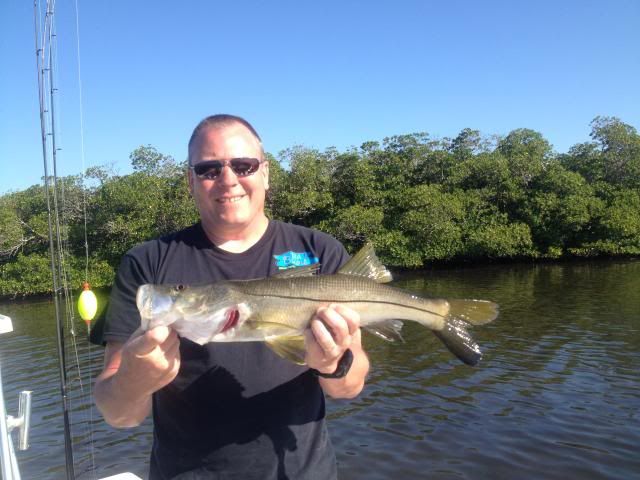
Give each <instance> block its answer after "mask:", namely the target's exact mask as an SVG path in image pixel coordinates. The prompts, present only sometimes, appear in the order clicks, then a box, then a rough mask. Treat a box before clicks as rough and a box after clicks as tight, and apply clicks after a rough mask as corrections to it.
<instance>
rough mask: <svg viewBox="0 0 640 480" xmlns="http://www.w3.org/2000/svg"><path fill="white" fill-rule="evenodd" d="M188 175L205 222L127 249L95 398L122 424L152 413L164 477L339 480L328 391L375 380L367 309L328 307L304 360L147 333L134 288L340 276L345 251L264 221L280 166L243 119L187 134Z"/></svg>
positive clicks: (157, 471)
mask: <svg viewBox="0 0 640 480" xmlns="http://www.w3.org/2000/svg"><path fill="white" fill-rule="evenodd" d="M188 178H189V189H190V192H191V195H192V196H193V198H194V201H195V204H196V206H197V208H198V211H199V212H200V220H201V221H200V223H198V224H196V225H194V226H192V227H189V228H187V229H185V230H183V231H180V232H177V233H175V234H173V235H169V236H167V237H164V238H161V239H158V240H154V241H151V242H146V243H144V244H142V245H139V246H137V247H135V248H133V249H132V250H131V251H130V252H128V253H127V254H126V255H125V257H124V258H123V261H122V264H121V266H120V269H119V271H118V276H117V279H116V282H115V285H114V288H113V291H112V295H111V302H110V306H109V311H108V313H107V319H106V325H105V328H104V335H103V339H104V340H105V341H106V342H107V347H106V351H105V363H104V369H103V371H102V373H101V374H100V375H99V376H98V378H97V380H96V386H95V399H96V404H97V406H98V408H99V409H100V411H101V412H102V414H103V415H104V418H105V420H106V421H107V422H108V423H109V424H111V425H113V426H116V427H132V426H135V425H138V424H140V422H142V421H143V420H144V419H145V418H146V417H147V416H148V415H149V413H151V412H153V418H154V444H153V448H152V455H151V466H150V478H152V479H156V478H158V479H165V478H241V479H251V478H255V479H261V480H262V479H271V478H273V479H281V478H289V479H292V480H293V479H322V480H326V479H331V478H335V477H336V465H335V454H334V452H333V447H332V446H331V442H330V440H329V438H328V435H327V431H326V425H325V422H324V416H325V405H324V394H328V395H330V396H332V397H335V398H352V397H354V396H356V395H357V394H358V393H359V392H360V391H361V390H362V388H363V385H364V379H365V376H366V374H367V372H368V369H369V361H368V359H367V356H366V354H365V352H364V351H363V349H362V346H361V342H360V328H359V316H358V314H357V313H356V312H354V311H353V310H350V309H348V308H344V307H342V306H331V305H328V306H323V307H321V308H319V309H318V311H317V313H316V316H315V317H314V319H313V320H312V322H311V325H310V329H309V331H308V332H306V336H305V342H306V350H307V353H306V358H305V360H306V364H307V366H304V367H301V366H298V365H295V364H293V363H290V362H288V361H286V360H284V359H282V358H280V357H278V356H277V355H275V354H274V353H273V352H272V351H271V350H269V349H268V348H267V347H266V345H265V344H264V343H262V342H243V343H230V344H226V343H225V344H220V343H210V344H207V345H205V346H199V345H197V344H195V343H193V342H190V341H189V340H185V339H181V338H178V336H177V335H176V333H175V331H173V330H172V329H171V328H167V327H157V328H154V329H152V330H149V331H147V332H144V333H140V332H138V331H136V329H137V327H138V326H139V324H140V317H139V314H138V311H137V309H136V306H135V295H136V291H137V287H138V286H139V285H141V284H143V283H165V284H205V283H212V282H214V281H219V280H223V279H250V278H259V277H265V276H268V275H272V274H275V273H277V271H278V268H283V267H289V266H292V265H291V261H292V260H293V266H295V264H296V262H297V263H309V262H311V263H313V262H319V263H320V264H321V267H320V268H321V273H334V272H335V271H336V270H337V269H338V268H339V267H340V266H341V265H342V264H343V263H344V262H345V261H346V260H347V254H346V251H345V250H344V247H343V246H342V245H341V244H340V243H339V242H337V241H336V240H335V239H333V238H332V237H330V236H328V235H326V234H323V233H320V232H317V231H313V230H310V229H306V228H302V227H298V226H293V225H289V224H284V223H281V222H276V221H272V220H269V219H268V218H267V217H266V216H265V213H264V204H265V194H266V191H267V189H268V188H269V164H268V162H266V161H265V157H264V152H263V148H262V143H261V140H260V137H259V136H258V134H257V133H256V132H255V130H254V129H253V127H252V126H251V125H250V124H249V123H248V122H246V121H245V120H244V119H242V118H239V117H235V116H231V115H215V116H212V117H208V118H206V119H205V120H203V121H202V122H200V124H199V125H198V126H197V127H196V129H195V130H194V132H193V135H192V136H191V139H190V141H189V171H188ZM348 350H349V351H350V352H351V353H352V354H353V363H352V365H351V367H350V369H348V371H347V373H346V375H345V374H344V372H343V370H344V369H343V368H339V366H340V367H345V366H346V362H345V359H346V357H347V356H349V355H348ZM345 352H347V353H346V354H345ZM334 377H338V378H334Z"/></svg>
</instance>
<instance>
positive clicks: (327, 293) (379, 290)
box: [229, 274, 448, 314]
mask: <svg viewBox="0 0 640 480" xmlns="http://www.w3.org/2000/svg"><path fill="white" fill-rule="evenodd" d="M229 284H230V285H229V286H230V287H231V289H232V290H235V291H236V292H239V293H243V294H245V295H252V296H261V297H279V298H287V299H300V300H311V301H317V302H326V303H331V302H370V303H384V304H392V305H397V306H401V307H405V308H411V309H417V310H421V311H425V312H429V313H440V314H442V313H446V311H448V303H447V301H446V300H442V299H426V298H421V297H419V296H417V295H413V294H411V293H409V292H405V291H403V290H400V289H397V288H394V287H390V286H387V285H382V284H379V283H377V282H375V281H373V280H370V279H368V278H364V277H359V276H355V275H345V274H336V275H316V276H310V277H294V278H266V279H263V280H250V281H237V282H229Z"/></svg>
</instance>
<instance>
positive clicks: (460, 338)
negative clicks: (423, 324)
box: [433, 317, 482, 366]
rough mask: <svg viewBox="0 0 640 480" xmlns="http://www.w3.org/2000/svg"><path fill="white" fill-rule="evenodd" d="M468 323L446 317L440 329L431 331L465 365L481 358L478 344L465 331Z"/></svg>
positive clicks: (475, 363) (474, 363)
mask: <svg viewBox="0 0 640 480" xmlns="http://www.w3.org/2000/svg"><path fill="white" fill-rule="evenodd" d="M468 326H469V324H468V323H467V322H465V321H463V320H460V319H459V318H451V317H448V318H447V320H446V322H445V325H444V328H443V329H442V330H434V331H433V333H434V335H435V336H436V337H438V338H439V339H440V340H441V341H442V343H444V344H445V346H446V347H447V348H448V349H449V351H450V352H451V353H453V354H454V355H455V356H456V357H458V358H459V359H460V360H462V361H463V362H464V363H466V364H467V365H472V366H473V365H477V364H478V362H479V361H480V359H481V358H482V352H481V351H480V347H479V346H478V344H477V343H476V342H475V341H474V340H473V338H471V335H470V334H469V332H468V331H467V327H468Z"/></svg>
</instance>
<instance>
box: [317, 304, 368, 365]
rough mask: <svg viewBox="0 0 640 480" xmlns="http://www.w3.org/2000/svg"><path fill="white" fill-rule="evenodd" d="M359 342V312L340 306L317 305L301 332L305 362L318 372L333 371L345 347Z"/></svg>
mask: <svg viewBox="0 0 640 480" xmlns="http://www.w3.org/2000/svg"><path fill="white" fill-rule="evenodd" d="M354 342H356V343H358V344H360V315H359V314H358V312H356V311H355V310H351V309H350V308H347V307H345V306H343V305H329V306H328V307H320V308H319V309H318V311H317V312H316V316H315V317H314V318H313V320H311V325H310V329H308V330H307V331H306V332H305V345H306V348H307V354H306V363H307V365H308V366H309V367H310V368H314V369H316V370H318V371H319V372H322V373H333V372H335V370H336V368H338V361H339V360H340V359H341V358H342V355H343V354H344V352H345V350H346V349H348V348H349V347H351V345H352V344H353V343H354Z"/></svg>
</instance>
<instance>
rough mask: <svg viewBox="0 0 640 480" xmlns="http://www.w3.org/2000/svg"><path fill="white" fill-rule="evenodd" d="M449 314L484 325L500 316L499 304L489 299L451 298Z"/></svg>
mask: <svg viewBox="0 0 640 480" xmlns="http://www.w3.org/2000/svg"><path fill="white" fill-rule="evenodd" d="M449 316H450V317H452V318H457V319H460V320H464V321H465V322H466V323H470V324H471V325H484V324H485V323H489V322H492V321H494V320H495V319H496V317H497V316H498V304H497V303H493V302H489V301H487V300H449Z"/></svg>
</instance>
